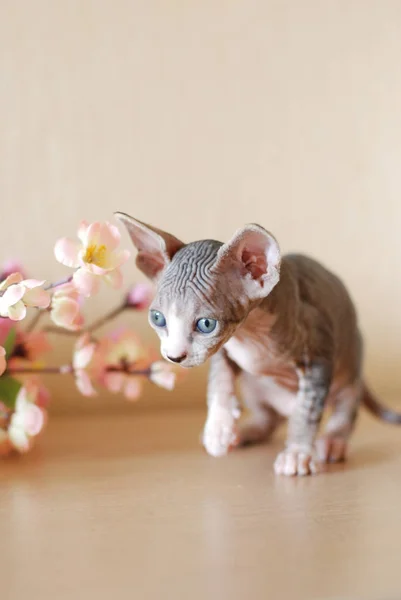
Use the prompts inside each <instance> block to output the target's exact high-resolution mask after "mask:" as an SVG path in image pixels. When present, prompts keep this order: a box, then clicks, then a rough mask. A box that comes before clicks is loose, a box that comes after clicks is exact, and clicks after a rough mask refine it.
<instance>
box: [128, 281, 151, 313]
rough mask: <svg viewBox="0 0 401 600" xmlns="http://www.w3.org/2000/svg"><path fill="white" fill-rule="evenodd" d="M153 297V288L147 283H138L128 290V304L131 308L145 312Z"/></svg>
mask: <svg viewBox="0 0 401 600" xmlns="http://www.w3.org/2000/svg"><path fill="white" fill-rule="evenodd" d="M153 295H154V292H153V288H152V286H150V285H149V284H147V283H137V284H136V285H133V286H132V287H131V288H130V289H129V290H128V294H127V297H126V304H127V306H128V307H130V308H135V309H137V310H144V309H145V308H148V306H149V305H150V303H151V302H152V299H153Z"/></svg>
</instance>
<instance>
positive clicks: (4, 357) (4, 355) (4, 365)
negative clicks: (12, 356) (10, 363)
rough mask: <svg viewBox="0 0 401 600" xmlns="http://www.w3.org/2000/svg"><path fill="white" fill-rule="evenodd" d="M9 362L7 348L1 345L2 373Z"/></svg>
mask: <svg viewBox="0 0 401 600" xmlns="http://www.w3.org/2000/svg"><path fill="white" fill-rule="evenodd" d="M6 367H7V362H6V350H5V348H3V346H0V375H3V373H4V371H5V370H6Z"/></svg>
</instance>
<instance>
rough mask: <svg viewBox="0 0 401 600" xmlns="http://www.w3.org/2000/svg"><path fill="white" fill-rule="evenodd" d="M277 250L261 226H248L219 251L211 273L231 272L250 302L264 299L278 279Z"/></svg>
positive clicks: (271, 236) (273, 240)
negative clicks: (240, 283) (237, 279)
mask: <svg viewBox="0 0 401 600" xmlns="http://www.w3.org/2000/svg"><path fill="white" fill-rule="evenodd" d="M280 261H281V256H280V248H279V245H278V242H277V240H276V239H275V238H274V237H273V235H272V234H271V233H269V232H268V231H266V229H263V227H260V225H253V224H252V225H247V226H246V227H244V228H242V229H240V230H239V231H237V233H236V234H235V235H234V237H233V238H232V239H231V240H230V241H229V242H228V243H227V244H223V246H222V247H221V248H220V250H219V252H218V255H217V261H216V262H215V265H214V270H215V271H217V272H220V273H221V272H224V273H227V272H231V273H232V275H233V276H234V277H239V278H240V279H241V281H242V284H243V287H244V291H245V293H246V294H247V295H248V297H249V298H250V299H251V300H257V299H260V298H264V297H266V296H267V295H268V294H269V293H270V292H271V290H272V289H273V288H274V286H275V285H276V284H277V283H278V280H279V279H280Z"/></svg>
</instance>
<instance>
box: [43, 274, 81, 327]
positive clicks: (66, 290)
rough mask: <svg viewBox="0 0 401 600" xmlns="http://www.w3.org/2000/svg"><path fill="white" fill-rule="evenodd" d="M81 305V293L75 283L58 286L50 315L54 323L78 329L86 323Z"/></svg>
mask: <svg viewBox="0 0 401 600" xmlns="http://www.w3.org/2000/svg"><path fill="white" fill-rule="evenodd" d="M81 305H82V301H81V295H80V293H79V292H78V290H77V288H76V287H75V285H74V283H65V284H64V285H60V286H58V287H57V288H56V290H55V292H54V294H53V298H52V303H51V313H50V317H51V319H52V321H53V323H55V324H56V325H57V326H58V327H63V328H64V329H69V330H70V331H78V330H79V329H81V328H82V326H83V324H84V318H83V316H82V313H81Z"/></svg>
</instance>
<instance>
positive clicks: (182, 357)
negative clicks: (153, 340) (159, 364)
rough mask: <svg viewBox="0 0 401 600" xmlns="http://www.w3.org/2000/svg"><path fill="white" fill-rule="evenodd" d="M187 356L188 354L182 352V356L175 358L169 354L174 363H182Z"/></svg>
mask: <svg viewBox="0 0 401 600" xmlns="http://www.w3.org/2000/svg"><path fill="white" fill-rule="evenodd" d="M187 356H188V354H181V356H175V357H174V358H173V357H172V356H168V355H167V358H168V359H169V360H171V362H173V363H181V362H182V361H183V360H185V359H186V357H187Z"/></svg>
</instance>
